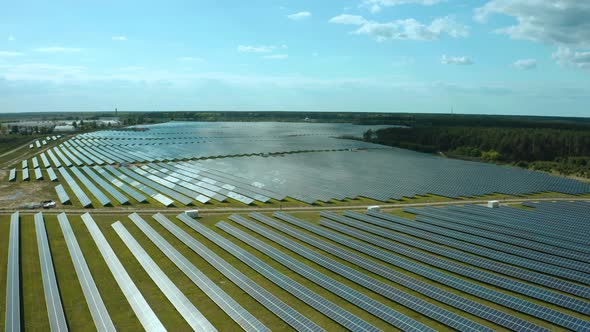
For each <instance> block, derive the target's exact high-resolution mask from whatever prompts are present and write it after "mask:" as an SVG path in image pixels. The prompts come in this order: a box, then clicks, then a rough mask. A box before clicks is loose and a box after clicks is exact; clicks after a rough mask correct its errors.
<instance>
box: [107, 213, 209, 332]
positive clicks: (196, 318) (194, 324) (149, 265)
mask: <svg viewBox="0 0 590 332" xmlns="http://www.w3.org/2000/svg"><path fill="white" fill-rule="evenodd" d="M111 226H112V227H113V229H114V230H115V232H117V234H118V235H119V237H120V238H121V240H122V241H123V243H125V245H126V246H127V248H129V250H130V251H131V253H132V254H133V256H134V257H135V258H136V259H137V261H138V262H139V264H140V265H141V267H142V268H143V269H144V270H145V271H146V272H147V274H148V275H149V276H150V278H151V279H152V280H153V281H154V282H155V283H156V285H157V286H158V287H159V288H160V291H162V293H164V295H165V296H166V298H168V300H169V301H170V302H171V303H172V305H173V306H174V307H175V308H176V310H177V311H178V312H179V313H180V315H181V316H182V318H184V320H185V321H186V322H187V323H188V325H189V326H190V327H191V328H192V329H193V330H194V331H217V329H216V328H215V327H213V325H212V324H211V323H210V322H209V321H208V320H207V318H205V316H203V314H202V313H201V312H200V311H199V310H198V309H197V308H196V307H195V305H194V304H193V303H192V302H191V301H190V300H189V299H188V298H187V297H186V296H185V295H184V294H183V293H182V292H181V291H180V289H178V287H176V285H174V283H173V282H172V281H171V280H170V278H168V276H167V275H166V274H165V273H164V271H162V269H160V267H159V266H158V264H156V262H155V261H154V260H153V259H152V258H151V257H150V256H149V254H148V253H147V252H146V251H145V250H144V249H143V248H142V247H141V245H140V244H139V243H138V242H137V241H136V240H135V238H134V237H133V236H132V235H131V233H129V231H127V229H126V228H125V226H123V224H122V223H121V222H120V221H117V222H116V223H114V224H112V225H111Z"/></svg>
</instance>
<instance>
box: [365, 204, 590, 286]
mask: <svg viewBox="0 0 590 332" xmlns="http://www.w3.org/2000/svg"><path fill="white" fill-rule="evenodd" d="M367 214H369V215H371V216H375V217H378V218H382V219H385V220H388V221H392V222H394V223H396V224H399V225H400V227H399V229H403V232H405V233H407V234H410V235H412V236H417V237H420V238H423V239H427V240H429V241H431V242H436V243H439V244H442V245H446V246H449V247H451V248H455V249H459V250H463V251H466V252H469V253H472V254H476V255H480V256H483V257H487V258H491V259H494V260H497V261H500V262H503V263H507V264H512V265H517V266H520V267H523V268H527V269H531V270H534V271H538V272H542V273H546V274H549V275H554V276H558V277H562V278H567V279H570V280H575V281H579V282H582V283H585V284H590V275H586V274H584V273H580V272H577V271H573V270H569V269H564V268H559V267H558V266H555V265H551V264H547V263H543V262H539V261H535V260H532V259H528V258H524V257H519V256H514V255H511V254H508V253H505V252H500V251H498V250H494V249H490V248H485V247H482V246H479V245H477V244H475V243H466V242H462V241H457V240H455V239H454V238H453V236H456V234H452V235H451V236H450V237H449V236H447V235H448V232H446V231H444V230H439V229H434V228H431V227H430V226H428V225H423V224H421V223H419V222H414V221H411V220H407V219H404V218H399V217H396V216H392V215H388V214H385V213H380V212H376V211H368V212H367ZM431 231H432V232H431Z"/></svg>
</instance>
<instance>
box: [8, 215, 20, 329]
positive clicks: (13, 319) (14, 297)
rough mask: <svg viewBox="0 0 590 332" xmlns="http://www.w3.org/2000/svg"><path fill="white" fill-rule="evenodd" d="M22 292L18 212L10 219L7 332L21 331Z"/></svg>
mask: <svg viewBox="0 0 590 332" xmlns="http://www.w3.org/2000/svg"><path fill="white" fill-rule="evenodd" d="M20 292H21V285H20V219H19V213H18V211H17V212H15V213H13V214H12V216H11V217H10V237H9V243H8V266H7V276H6V319H5V329H6V332H18V331H20V330H21V315H20V306H21V300H20Z"/></svg>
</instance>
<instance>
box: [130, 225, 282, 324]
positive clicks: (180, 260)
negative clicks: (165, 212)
mask: <svg viewBox="0 0 590 332" xmlns="http://www.w3.org/2000/svg"><path fill="white" fill-rule="evenodd" d="M129 219H131V220H132V221H133V222H134V223H135V225H136V226H137V227H138V228H139V229H140V230H141V231H142V232H143V233H144V234H145V235H146V236H147V237H148V238H149V239H150V240H151V241H152V242H153V243H154V244H155V245H156V246H157V247H158V249H160V250H161V251H162V252H163V253H164V254H165V255H166V256H167V257H168V258H169V259H170V260H171V261H172V262H173V263H174V264H175V265H176V267H178V268H179V269H180V270H181V271H182V272H183V273H184V274H185V275H186V276H187V277H188V278H189V279H191V280H192V282H193V283H194V284H195V285H196V286H197V287H199V289H201V290H202V291H203V292H204V293H205V294H207V296H209V298H211V300H213V302H215V304H217V305H218V306H219V307H220V308H221V309H222V310H223V311H224V312H225V313H226V314H228V315H229V316H230V317H231V318H232V319H233V320H234V321H235V322H236V323H237V324H238V325H240V326H241V327H242V329H244V330H245V331H270V330H269V329H268V328H267V327H266V326H264V325H263V324H262V323H261V322H260V321H259V320H258V319H256V318H255V317H254V316H252V314H250V313H249V312H248V311H247V310H246V309H244V308H243V307H242V306H241V305H240V304H239V303H237V302H236V301H235V300H234V299H232V298H231V297H230V296H229V295H228V294H227V293H225V291H223V290H222V289H221V288H219V286H217V285H216V284H215V283H214V282H213V281H212V280H211V279H209V277H207V275H206V274H204V273H203V272H201V271H200V270H199V269H197V267H195V266H194V265H193V264H192V263H191V262H190V261H189V260H188V259H186V258H185V257H184V256H183V255H182V254H181V253H180V252H178V250H176V249H175V248H174V247H173V246H172V245H171V244H170V243H169V242H167V241H166V240H165V239H164V238H163V237H162V236H161V235H160V234H158V232H156V231H155V230H154V229H153V228H152V227H151V226H150V225H149V224H148V223H147V222H145V220H143V219H142V218H141V217H140V216H139V215H138V214H137V213H133V214H131V215H129Z"/></svg>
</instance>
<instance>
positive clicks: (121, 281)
mask: <svg viewBox="0 0 590 332" xmlns="http://www.w3.org/2000/svg"><path fill="white" fill-rule="evenodd" d="M82 221H84V224H85V225H86V227H87V228H88V231H89V232H90V235H91V236H92V239H93V240H94V242H95V243H96V246H97V247H98V250H99V251H100V254H101V255H102V257H103V258H104V260H105V262H106V263H107V266H108V267H109V270H110V271H111V273H112V274H113V277H115V281H116V282H117V284H118V285H119V287H120V288H121V290H122V291H123V295H125V298H126V299H127V301H128V302H129V304H130V305H131V308H132V309H133V312H134V313H135V315H136V316H137V318H138V319H139V322H140V323H141V325H142V326H143V328H144V329H146V330H147V331H165V330H166V329H165V328H164V326H163V325H162V323H161V322H160V320H159V319H158V317H157V316H156V314H155V313H154V312H153V310H152V308H151V307H150V306H149V304H148V303H147V301H146V300H145V299H144V297H143V295H142V294H141V292H140V291H139V289H138V288H137V286H135V283H133V280H132V279H131V277H129V274H128V273H127V271H126V270H125V268H124V267H123V264H121V261H119V259H118V258H117V255H116V254H115V252H114V251H113V249H112V248H111V246H110V245H109V243H108V242H107V239H106V238H105V237H104V235H103V234H102V232H101V231H100V229H99V228H98V225H96V222H95V221H94V219H92V216H90V214H89V213H85V214H83V215H82Z"/></svg>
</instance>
